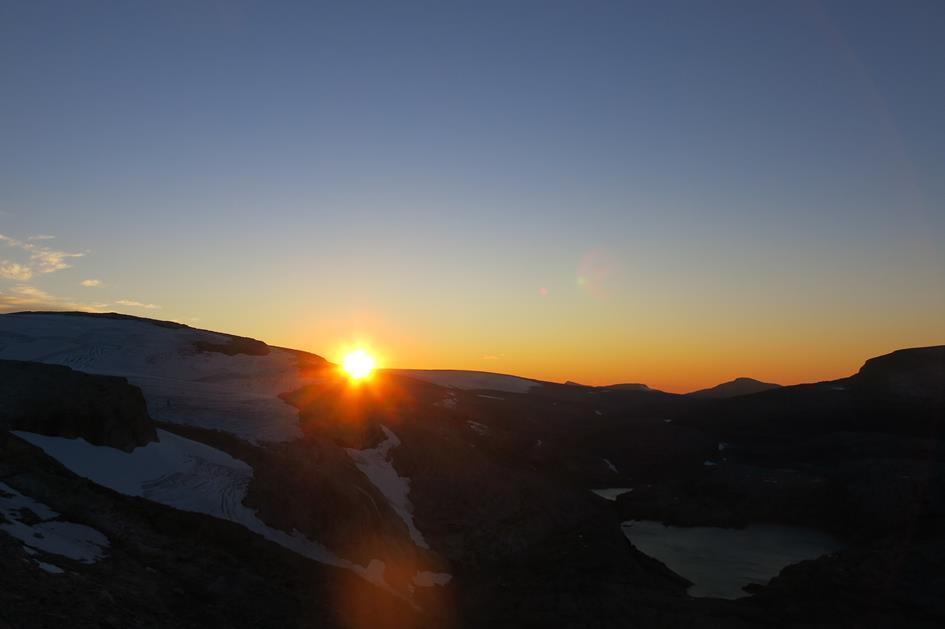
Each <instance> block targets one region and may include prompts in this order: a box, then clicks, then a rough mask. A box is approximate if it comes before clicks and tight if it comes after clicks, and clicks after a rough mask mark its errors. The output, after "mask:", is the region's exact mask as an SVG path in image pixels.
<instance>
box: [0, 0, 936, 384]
mask: <svg viewBox="0 0 945 629" xmlns="http://www.w3.org/2000/svg"><path fill="white" fill-rule="evenodd" d="M943 27H945V3H942V2H938V1H931V2H919V1H913V2H909V1H907V2H895V3H894V2H876V3H874V2H868V1H856V2H830V1H828V2H808V1H803V0H801V1H796V2H794V1H792V2H749V1H745V2H728V1H720V2H672V1H669V2H662V1H661V2H650V3H642V2H594V1H581V2H579V1H574V2H553V1H536V2H525V1H517V0H505V1H503V2H449V1H443V2H424V3H414V2H402V3H400V2H397V3H395V2H379V3H365V2H357V1H350V2H339V3H312V2H300V3H291V2H278V3H268V2H258V3H257V2H183V3H174V2H160V3H146V2H107V3H97V2H82V3H70V2H52V3H47V2H42V1H38V0H37V1H30V2H16V1H14V2H4V3H2V4H0V234H2V237H0V311H17V310H24V309H94V310H109V311H118V312H126V313H130V314H137V315H141V316H148V317H155V318H160V319H172V320H177V321H181V322H183V323H187V324H190V325H194V326H197V327H201V328H207V329H213V330H219V331H225V332H230V333H235V334H241V335H247V336H252V337H255V338H260V339H263V340H265V341H267V342H269V343H270V344H274V345H282V346H289V347H295V348H299V349H305V350H309V351H313V352H315V353H318V354H321V355H324V356H326V357H328V358H330V359H335V360H337V359H339V358H340V355H339V354H340V352H341V351H342V350H343V348H346V347H351V346H354V345H358V344H363V345H365V346H366V347H368V348H369V349H370V350H371V351H373V352H375V353H376V354H377V355H378V357H379V359H380V362H381V364H383V365H386V366H398V367H415V368H455V369H477V370H484V371H497V372H503V373H514V374H520V375H524V376H530V377H535V378H543V379H550V380H557V381H563V380H574V381H578V382H582V383H587V384H607V383H616V382H643V383H647V384H649V385H650V386H653V387H656V388H661V389H664V390H667V391H687V390H692V389H696V388H700V387H704V386H711V385H713V384H717V383H718V382H721V381H724V380H729V379H731V378H734V377H737V376H750V377H755V378H759V379H762V380H766V381H773V382H778V383H782V384H790V383H796V382H808V381H816V380H823V379H829V378H836V377H841V376H845V375H849V374H851V373H854V372H855V371H856V370H857V369H858V368H859V367H860V365H861V364H862V363H863V361H864V360H865V359H867V358H869V357H871V356H875V355H879V354H883V353H886V352H889V351H892V350H894V349H898V348H902V347H910V346H920V345H933V344H942V343H945V244H943V243H945V116H943V115H942V112H943V111H945V37H942V36H941V35H942V32H943Z"/></svg>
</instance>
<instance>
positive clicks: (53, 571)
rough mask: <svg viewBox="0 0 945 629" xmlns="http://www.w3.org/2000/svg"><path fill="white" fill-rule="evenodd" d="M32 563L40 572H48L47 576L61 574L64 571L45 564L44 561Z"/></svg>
mask: <svg viewBox="0 0 945 629" xmlns="http://www.w3.org/2000/svg"><path fill="white" fill-rule="evenodd" d="M34 563H35V564H36V565H37V566H38V567H39V569H40V570H43V571H45V572H48V573H49V574H62V573H64V572H65V570H63V569H62V568H60V567H59V566H54V565H53V564H51V563H46V562H45V561H36V562H34Z"/></svg>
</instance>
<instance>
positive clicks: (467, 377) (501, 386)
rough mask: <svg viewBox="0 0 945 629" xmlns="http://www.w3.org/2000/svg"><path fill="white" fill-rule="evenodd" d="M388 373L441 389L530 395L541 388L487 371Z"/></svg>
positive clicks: (422, 370)
mask: <svg viewBox="0 0 945 629" xmlns="http://www.w3.org/2000/svg"><path fill="white" fill-rule="evenodd" d="M386 371H387V373H392V374H396V375H398V376H407V377H408V378H414V379H415V380H423V381H424V382H430V383H433V384H436V385H439V386H441V387H451V388H453V389H466V390H476V389H482V390H488V391H505V392H506V393H528V392H529V390H531V388H532V387H537V386H541V385H542V384H543V383H542V382H539V381H538V380H529V379H528V378H520V377H518V376H509V375H506V374H501V373H489V372H486V371H461V370H454V369H387V370H386Z"/></svg>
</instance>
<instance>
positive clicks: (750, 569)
mask: <svg viewBox="0 0 945 629" xmlns="http://www.w3.org/2000/svg"><path fill="white" fill-rule="evenodd" d="M621 528H622V529H623V533H624V535H626V537H627V539H629V540H630V542H631V543H632V544H633V545H634V546H636V547H637V548H638V549H639V550H640V551H641V552H643V553H645V554H647V555H649V556H650V557H653V558H655V559H658V560H660V561H662V562H663V563H664V564H666V566H667V567H668V568H669V569H670V570H672V571H673V572H675V573H676V574H679V575H681V576H684V577H686V578H687V579H689V580H690V581H692V582H693V585H692V586H691V587H690V588H689V589H688V590H687V592H688V593H689V595H690V596H696V597H707V596H711V597H715V598H728V599H734V598H741V597H743V596H748V593H747V592H745V591H744V590H743V589H742V588H743V587H744V586H746V585H748V584H749V583H759V584H767V583H768V581H770V580H771V579H772V578H773V577H776V576H777V575H778V573H779V572H781V569H782V568H784V567H785V566H789V565H791V564H794V563H797V562H799V561H804V560H805V559H816V558H817V557H820V556H822V555H827V554H830V553H833V552H836V551H838V550H840V549H841V548H842V547H843V546H842V544H841V543H840V542H839V541H838V540H837V539H835V538H834V537H832V536H830V535H828V534H826V533H822V532H820V531H815V530H812V529H805V528H798V527H790V526H775V525H765V524H757V525H751V526H748V527H745V528H743V529H726V528H718V527H710V526H694V527H685V526H666V525H664V524H663V523H662V522H653V521H648V520H633V521H629V522H624V523H623V524H622V525H621Z"/></svg>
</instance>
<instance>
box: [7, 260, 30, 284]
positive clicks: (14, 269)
mask: <svg viewBox="0 0 945 629" xmlns="http://www.w3.org/2000/svg"><path fill="white" fill-rule="evenodd" d="M0 277H2V278H3V279H6V280H16V281H17V282H25V281H27V280H29V279H30V278H31V277H33V270H32V269H31V268H29V267H28V266H24V265H22V264H19V263H18V262H10V261H9V260H0Z"/></svg>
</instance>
